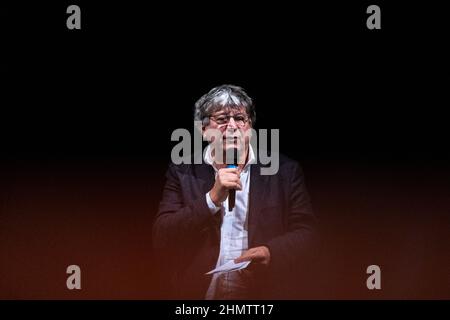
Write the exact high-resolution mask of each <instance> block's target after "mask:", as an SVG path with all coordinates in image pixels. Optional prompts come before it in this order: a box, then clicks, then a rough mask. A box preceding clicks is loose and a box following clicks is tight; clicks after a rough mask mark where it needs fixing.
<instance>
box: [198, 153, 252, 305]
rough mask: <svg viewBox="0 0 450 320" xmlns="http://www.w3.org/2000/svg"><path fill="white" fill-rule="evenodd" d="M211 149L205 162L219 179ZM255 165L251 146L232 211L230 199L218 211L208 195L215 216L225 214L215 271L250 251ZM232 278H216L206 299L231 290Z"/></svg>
mask: <svg viewBox="0 0 450 320" xmlns="http://www.w3.org/2000/svg"><path fill="white" fill-rule="evenodd" d="M211 149H212V148H211V146H210V145H209V146H208V147H207V148H206V151H205V155H204V161H205V163H207V164H209V165H211V166H213V168H214V171H215V174H216V176H217V172H218V170H217V168H216V167H215V166H214V160H213V158H212V155H211ZM255 162H256V158H255V155H254V153H253V149H252V146H251V145H249V154H248V161H247V163H246V164H245V166H244V168H243V169H242V171H241V174H240V179H241V184H242V190H236V201H235V206H234V208H233V210H231V211H228V198H227V199H226V200H225V201H224V202H223V203H222V206H220V207H217V206H216V205H215V204H214V202H213V201H212V200H211V197H210V195H209V192H208V193H207V194H206V202H207V203H208V207H209V209H210V210H211V213H212V214H222V225H221V227H220V253H219V257H218V259H217V264H216V267H219V266H221V265H223V264H225V263H227V262H228V261H230V260H234V259H236V258H237V257H239V256H240V255H241V254H242V253H243V252H244V251H245V250H247V249H248V220H247V216H248V199H249V190H250V168H251V166H250V164H253V163H255ZM228 281H231V278H228V277H227V274H223V275H221V276H219V275H218V274H214V275H213V277H212V280H211V283H210V285H209V288H208V291H207V293H206V296H205V299H214V297H215V293H216V292H217V289H218V286H228V285H230V284H229V283H227V282H228Z"/></svg>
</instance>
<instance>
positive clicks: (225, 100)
mask: <svg viewBox="0 0 450 320" xmlns="http://www.w3.org/2000/svg"><path fill="white" fill-rule="evenodd" d="M224 107H226V108H233V109H237V108H242V107H244V108H245V111H246V113H247V116H248V117H249V118H250V120H251V124H252V126H254V124H255V121H256V112H255V106H254V105H253V101H252V99H251V98H250V97H249V96H248V95H247V93H246V92H245V91H244V89H242V88H241V87H238V86H234V85H229V84H224V85H221V86H218V87H215V88H212V89H211V90H210V91H209V92H208V93H207V94H205V95H203V96H202V97H201V98H200V99H198V101H197V102H196V103H195V110H194V120H195V121H201V122H202V124H203V125H205V126H206V125H208V124H209V117H210V116H211V115H212V114H213V113H214V112H215V111H217V110H220V109H222V108H224Z"/></svg>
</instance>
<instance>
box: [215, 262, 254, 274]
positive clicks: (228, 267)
mask: <svg viewBox="0 0 450 320" xmlns="http://www.w3.org/2000/svg"><path fill="white" fill-rule="evenodd" d="M250 262H251V261H244V262H239V263H234V260H230V261H228V262H227V263H225V264H223V265H221V266H220V267H217V268H215V269H214V270H211V271H209V272H207V273H206V274H213V273H218V272H220V273H224V272H231V271H236V270H241V269H245V268H247V266H248V265H249V264H250Z"/></svg>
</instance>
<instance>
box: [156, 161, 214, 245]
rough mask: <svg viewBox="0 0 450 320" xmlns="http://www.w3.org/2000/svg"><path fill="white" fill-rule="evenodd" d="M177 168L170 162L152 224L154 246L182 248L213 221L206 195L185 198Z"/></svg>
mask: <svg viewBox="0 0 450 320" xmlns="http://www.w3.org/2000/svg"><path fill="white" fill-rule="evenodd" d="M178 171H179V170H178V168H177V166H175V165H174V164H171V165H170V166H169V169H168V170H167V173H166V183H165V186H164V189H163V194H162V200H161V202H160V204H159V209H158V213H157V215H156V217H155V221H154V224H153V246H154V248H155V249H164V248H174V247H182V246H183V243H186V241H188V240H190V239H192V237H195V235H198V234H199V232H200V231H201V230H202V229H203V228H205V227H207V226H208V225H210V223H212V222H213V216H214V215H213V214H212V213H211V211H210V209H209V207H208V204H207V202H206V197H205V195H203V197H199V198H198V199H194V200H192V201H185V200H184V198H183V192H182V191H183V190H182V188H183V185H182V184H181V182H180V177H179V174H180V173H179V172H178Z"/></svg>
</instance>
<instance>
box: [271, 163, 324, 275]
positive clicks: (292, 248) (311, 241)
mask: <svg viewBox="0 0 450 320" xmlns="http://www.w3.org/2000/svg"><path fill="white" fill-rule="evenodd" d="M289 174H290V175H291V179H290V186H289V188H288V190H289V195H288V201H289V203H288V206H287V207H288V213H287V227H286V232H285V233H284V234H282V235H280V236H278V237H275V238H273V239H271V240H270V241H268V242H267V244H266V245H267V247H268V248H269V250H270V254H271V263H270V268H274V269H276V270H283V269H285V268H289V269H290V270H292V269H293V268H295V267H296V266H297V265H298V263H302V262H304V261H307V260H310V259H311V258H312V257H313V256H314V254H315V252H316V251H317V248H318V244H319V235H318V231H317V218H316V216H315V215H314V213H313V210H312V206H311V202H310V197H309V194H308V192H307V190H306V186H305V182H304V176H303V172H302V169H301V167H300V165H299V164H298V163H297V162H294V163H293V168H292V169H291V170H289Z"/></svg>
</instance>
